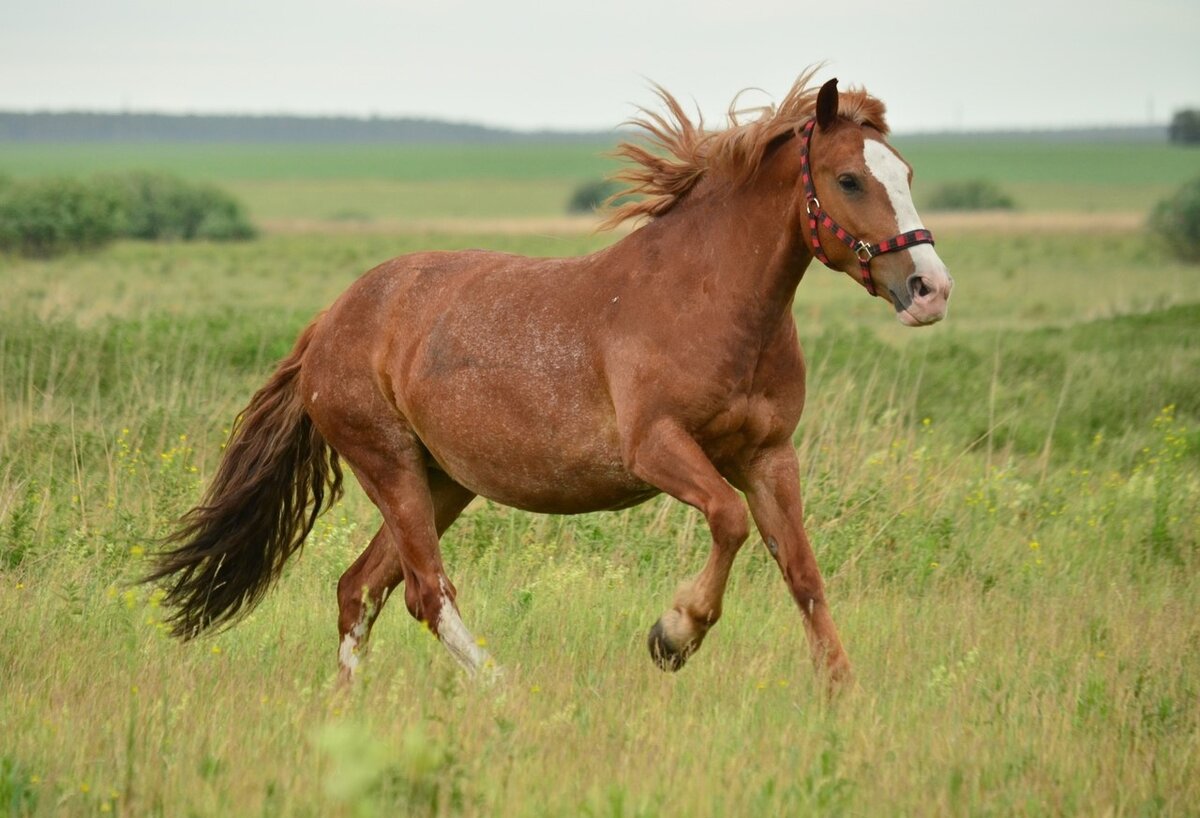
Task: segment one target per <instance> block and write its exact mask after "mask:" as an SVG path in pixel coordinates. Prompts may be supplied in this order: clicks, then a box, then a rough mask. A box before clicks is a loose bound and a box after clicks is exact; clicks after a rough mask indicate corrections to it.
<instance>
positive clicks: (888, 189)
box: [801, 80, 954, 327]
mask: <svg viewBox="0 0 1200 818" xmlns="http://www.w3.org/2000/svg"><path fill="white" fill-rule="evenodd" d="M801 151H802V152H803V153H804V154H805V156H804V159H803V163H802V164H803V171H802V174H801V176H802V178H801V185H802V187H803V188H804V191H803V195H804V200H803V207H804V208H805V210H806V212H807V215H806V217H805V219H804V222H805V234H806V238H807V239H808V242H809V246H810V248H812V250H813V254H814V255H815V256H816V257H817V258H818V259H820V260H821V261H824V262H825V263H826V264H827V265H829V266H830V267H833V268H834V269H837V270H842V271H843V272H846V273H847V274H849V275H851V276H853V277H854V278H855V279H856V280H859V281H861V282H862V283H863V285H864V286H865V287H866V288H867V290H868V291H869V292H871V293H872V294H873V295H878V296H880V297H882V298H884V299H886V300H887V301H888V302H890V303H891V305H892V306H893V307H894V308H895V309H896V317H897V318H899V319H900V322H901V323H903V324H907V325H908V326H912V327H917V326H922V325H924V324H932V323H934V322H935V321H940V320H942V318H944V317H945V316H946V302H947V300H948V299H949V298H950V291H951V289H953V287H954V280H953V279H952V278H951V277H950V273H949V272H948V271H947V270H946V265H945V264H943V263H942V260H941V259H940V258H938V254H937V252H936V251H935V250H934V249H933V236H932V234H930V233H929V231H927V230H926V229H925V228H924V226H923V225H922V224H921V218H920V216H918V215H917V209H916V207H914V206H913V201H912V193H911V191H910V183H911V180H912V169H911V168H910V167H909V165H908V163H907V162H905V161H904V160H903V159H902V158H901V157H900V154H898V153H897V152H896V151H895V149H894V148H892V147H891V146H890V145H889V144H888V143H887V141H886V140H885V139H884V136H883V134H882V133H880V132H879V131H878V130H876V129H875V128H873V127H871V126H870V125H869V124H864V125H859V124H857V123H855V122H853V121H851V120H849V119H845V118H843V117H839V116H838V90H837V80H830V81H829V82H827V83H825V84H824V85H823V86H822V87H821V90H820V92H819V93H818V95H817V106H816V116H815V117H814V119H813V121H812V122H811V123H809V125H808V126H807V127H806V129H805V131H804V134H803V138H802V141H801Z"/></svg>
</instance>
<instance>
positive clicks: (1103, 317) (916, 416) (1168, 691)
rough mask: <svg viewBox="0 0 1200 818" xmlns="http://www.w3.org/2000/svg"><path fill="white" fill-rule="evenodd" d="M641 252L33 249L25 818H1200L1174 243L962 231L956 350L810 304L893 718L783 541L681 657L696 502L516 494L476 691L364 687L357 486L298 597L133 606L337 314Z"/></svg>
mask: <svg viewBox="0 0 1200 818" xmlns="http://www.w3.org/2000/svg"><path fill="white" fill-rule="evenodd" d="M609 240H611V239H610V237H607V236H599V237H586V236H568V237H560V238H556V239H550V238H542V237H536V236H488V235H477V236H446V235H437V234H430V235H409V234H404V235H397V236H390V237H389V236H379V235H370V236H358V237H349V236H325V237H317V236H287V237H285V236H275V237H270V238H267V239H263V240H260V241H256V242H252V243H249V244H246V245H239V246H218V245H210V244H203V243H201V244H198V245H177V244H150V245H144V244H134V243H130V242H121V243H118V244H116V245H114V246H112V247H111V248H109V249H106V250H105V251H103V252H101V253H98V254H96V255H93V256H87V257H68V258H62V259H56V260H52V261H45V262H34V261H18V260H13V259H5V260H4V261H3V263H4V270H5V272H4V277H5V295H6V298H5V301H4V303H3V306H0V622H3V623H4V624H5V627H4V628H3V629H2V630H0V656H2V657H4V658H3V662H0V689H2V690H3V695H2V696H0V805H3V808H6V809H8V810H9V812H10V814H16V815H24V814H37V815H49V814H55V815H64V814H65V815H84V814H89V815H94V814H97V813H107V814H126V815H164V816H169V815H198V816H207V815H214V816H215V815H221V816H226V815H239V816H240V815H263V814H267V815H298V816H303V815H312V816H326V815H345V816H366V815H376V814H379V815H382V814H395V813H400V814H410V815H489V816H490V815H521V816H527V815H528V816H540V815H547V816H550V815H564V814H570V815H575V814H579V815H593V816H601V815H602V816H635V815H637V816H657V815H687V816H717V815H785V814H787V815H791V814H822V815H838V814H849V815H864V814H878V813H879V812H880V811H881V810H882V811H884V812H886V813H888V814H897V815H930V814H944V815H976V814H1014V813H1018V814H1035V815H1038V814H1047V815H1049V814H1084V815H1095V814H1113V815H1153V814H1185V813H1187V812H1189V811H1191V810H1194V808H1195V804H1196V803H1198V802H1200V784H1198V783H1197V781H1196V778H1195V775H1194V772H1195V770H1196V769H1197V766H1198V765H1200V757H1198V750H1197V748H1198V747H1200V741H1198V739H1200V708H1198V707H1197V704H1196V703H1197V701H1198V700H1200V623H1198V622H1197V619H1196V617H1195V616H1194V607H1195V600H1196V599H1197V598H1200V583H1198V581H1197V571H1196V569H1197V567H1198V565H1200V552H1198V548H1200V544H1198V542H1197V538H1196V531H1198V530H1200V482H1198V481H1197V478H1196V474H1197V473H1200V469H1198V466H1200V432H1198V431H1197V430H1200V379H1198V378H1197V377H1196V373H1197V372H1198V371H1200V342H1198V341H1197V337H1196V333H1195V327H1197V326H1200V304H1197V303H1196V302H1195V300H1194V297H1193V295H1192V290H1191V287H1190V283H1191V282H1192V280H1193V279H1194V273H1195V269H1194V268H1187V267H1182V266H1180V265H1178V264H1174V263H1171V262H1169V261H1167V260H1166V259H1165V258H1164V257H1163V256H1162V255H1161V254H1160V253H1159V252H1158V251H1157V250H1156V249H1155V248H1154V246H1153V245H1151V244H1149V243H1148V242H1147V241H1146V240H1145V239H1143V238H1142V237H1140V236H1137V235H1131V236H1112V237H1105V238H1102V239H1097V238H1096V237H1090V236H1081V235H1075V236H1072V235H1067V236H1058V235H1031V236H1017V237H1014V236H992V235H988V234H985V233H953V232H950V233H947V234H945V235H939V245H938V247H939V252H940V253H941V254H942V255H943V257H944V258H945V259H946V260H947V262H948V263H949V264H950V265H951V267H952V269H953V270H954V273H955V276H956V279H957V288H956V291H955V294H954V299H953V306H952V310H951V315H950V318H949V320H948V321H947V323H946V324H943V325H939V326H937V327H934V328H932V329H929V330H922V331H912V330H904V329H903V328H901V327H899V325H898V324H896V322H895V321H894V319H893V318H892V317H891V316H890V315H889V312H890V310H889V309H888V308H887V307H886V305H884V304H882V303H881V302H877V301H872V300H871V299H868V298H866V297H865V296H864V295H863V294H862V291H861V288H860V287H858V286H856V285H855V284H854V283H853V282H852V281H850V280H847V279H846V278H844V277H842V276H839V275H836V274H834V273H831V272H829V271H827V270H824V269H822V268H819V267H814V268H813V269H812V270H811V271H810V272H809V274H808V276H807V277H806V279H805V281H804V282H803V283H802V285H801V287H800V291H799V297H798V301H797V307H796V312H797V317H798V320H799V324H800V327H801V330H800V331H801V338H802V341H803V342H804V344H805V347H806V351H807V354H808V358H809V362H810V374H809V383H810V402H809V407H808V409H807V412H806V417H805V421H804V423H803V424H802V426H801V428H800V430H799V433H798V435H797V438H796V444H797V447H798V449H799V451H800V454H801V459H802V464H803V466H802V468H803V480H804V488H805V497H806V514H807V518H808V524H809V528H810V532H811V534H812V536H813V539H814V542H815V543H816V547H817V550H818V558H819V560H820V561H821V564H822V566H823V568H824V571H825V574H826V577H827V578H828V580H829V585H830V594H831V598H832V604H833V613H834V616H835V618H836V620H837V621H838V623H839V625H840V628H841V630H842V635H843V638H844V640H845V642H846V645H847V648H848V650H849V652H850V655H851V658H852V660H853V661H854V663H855V667H856V672H857V675H858V679H859V686H858V688H857V689H855V690H853V691H850V692H849V693H848V694H847V695H846V696H844V697H843V698H841V699H839V700H838V701H836V702H835V703H832V704H830V703H828V702H826V701H825V699H824V697H823V696H822V695H821V693H820V691H819V690H818V689H817V688H816V686H815V685H814V683H813V681H812V674H811V670H810V667H809V662H808V658H807V649H806V647H805V644H804V637H803V632H802V627H801V623H800V616H799V614H798V612H797V611H796V609H795V605H794V604H793V603H792V602H791V600H790V599H789V597H788V594H787V592H786V590H785V587H784V585H783V583H782V581H781V580H780V578H779V576H778V572H777V571H776V569H775V568H774V566H773V564H772V562H771V560H770V558H769V557H768V556H767V554H766V552H765V550H764V549H762V548H761V547H758V546H757V545H756V544H755V543H753V542H752V543H751V544H749V545H747V547H746V549H745V551H744V552H743V554H742V555H741V556H740V557H739V560H738V563H737V565H736V566H735V569H734V576H733V578H732V582H731V586H730V589H729V594H728V596H727V600H726V605H725V611H726V613H725V618H724V619H723V620H722V621H721V623H720V624H719V625H718V626H717V627H716V628H715V630H714V631H713V633H712V635H711V636H710V637H709V639H708V640H707V641H706V643H705V646H704V648H703V650H702V651H701V652H700V653H699V654H698V655H697V656H696V657H694V658H693V659H692V661H691V662H690V663H689V665H688V667H687V668H685V669H684V670H683V671H682V672H681V673H679V674H677V675H672V676H667V675H664V674H662V673H661V672H659V671H658V670H657V669H655V668H654V667H653V665H652V664H651V662H650V661H649V658H648V656H647V655H646V651H645V647H644V638H645V632H646V628H647V627H648V626H649V625H650V624H651V623H652V622H653V621H654V619H655V618H656V617H657V616H658V615H659V613H660V612H661V610H662V609H663V608H664V607H665V606H666V605H667V604H668V602H669V600H670V598H671V594H672V591H673V589H674V588H675V586H676V584H677V583H678V582H680V581H681V580H683V579H684V578H686V577H687V576H689V575H691V574H693V573H694V572H695V571H697V570H698V569H699V567H700V565H701V564H702V562H703V560H704V557H705V554H706V552H707V548H708V544H707V533H706V531H705V527H704V525H703V521H702V520H701V519H700V518H699V517H698V515H697V514H696V513H695V512H692V511H690V510H689V509H686V508H684V507H681V506H680V505H679V504H677V503H674V502H672V501H668V500H666V499H662V498H660V499H656V500H653V501H651V502H650V503H647V504H645V505H644V506H641V507H638V508H636V509H631V510H629V511H625V512H620V513H614V514H599V515H585V516H581V517H575V518H553V517H542V516H535V515H528V514H524V513H518V512H513V511H509V510H507V509H504V508H501V507H498V506H494V505H490V504H480V505H479V506H478V507H475V508H472V509H471V510H470V511H469V512H468V513H467V514H466V515H464V517H463V518H462V519H461V520H460V521H459V522H458V523H457V524H456V525H455V527H454V528H453V529H452V530H451V532H450V533H449V534H448V536H447V537H446V539H445V542H444V551H445V554H446V559H447V563H448V565H449V570H450V572H451V575H452V577H453V579H454V581H455V583H456V585H457V586H458V588H459V592H460V594H459V601H460V603H461V605H462V608H463V611H464V616H465V618H466V620H467V622H468V624H469V625H470V626H471V627H472V629H473V630H475V631H476V632H477V633H478V634H479V635H481V636H484V637H486V638H487V640H488V648H489V650H490V651H492V652H493V653H494V654H495V655H496V656H497V657H498V659H499V660H500V661H501V662H503V663H504V665H505V666H506V667H507V668H508V677H507V680H506V681H505V682H503V683H502V684H500V685H499V686H498V687H494V688H490V689H476V688H474V687H472V686H470V685H469V684H467V683H466V682H465V680H464V679H463V678H462V676H461V674H460V673H459V671H458V670H457V667H456V666H455V665H454V663H453V661H452V660H451V659H450V658H449V656H448V655H446V653H445V651H444V650H443V649H442V648H441V647H440V646H439V645H437V644H436V643H435V642H434V641H433V640H432V639H431V638H430V637H429V636H428V634H427V633H426V632H425V631H424V630H423V629H421V628H420V627H419V626H418V625H416V624H415V623H414V622H412V621H411V620H410V619H409V618H408V616H407V614H406V612H405V611H404V610H403V606H401V605H398V604H392V605H391V606H390V607H388V608H387V609H386V610H385V611H384V614H383V616H382V618H381V620H380V622H379V624H378V626H377V629H376V632H375V633H376V638H375V640H374V642H373V648H372V653H371V656H370V657H369V659H368V661H367V663H366V664H365V671H364V675H363V676H362V678H361V683H360V684H358V686H357V687H356V688H355V690H354V691H353V692H352V694H351V695H350V696H349V697H347V698H344V699H337V698H335V697H334V696H333V692H332V683H333V679H334V669H335V655H336V644H335V642H336V630H335V621H336V603H335V596H334V588H335V584H336V581H337V577H338V576H339V574H340V573H341V571H342V570H343V569H344V568H345V567H346V566H347V565H348V564H349V562H350V561H351V560H353V559H354V557H355V556H356V555H357V553H358V552H359V551H360V550H361V549H362V548H363V547H364V546H365V544H366V541H367V540H368V538H369V536H370V534H371V533H372V532H373V531H374V527H375V526H377V525H378V517H377V514H376V512H375V511H374V510H373V508H372V507H371V506H370V505H369V503H368V502H367V501H366V500H365V498H364V497H363V496H362V494H361V492H359V491H358V490H357V489H356V488H355V489H353V490H352V491H351V492H350V494H349V495H348V497H347V498H346V500H345V501H344V502H343V503H342V504H341V505H340V506H339V507H337V508H336V509H334V510H333V511H331V512H330V513H329V514H327V515H326V516H325V517H324V518H323V519H322V520H321V521H320V523H319V524H318V528H317V530H316V531H315V532H314V535H313V537H312V538H311V540H310V541H309V543H308V544H307V547H306V549H305V551H304V554H303V556H302V557H301V558H300V559H298V560H297V561H295V562H294V563H293V564H292V565H291V566H290V568H289V570H288V571H287V572H286V575H285V576H284V578H283V580H282V581H281V582H280V584H279V586H278V587H277V588H276V589H275V590H274V591H273V592H272V594H271V595H270V596H269V597H268V598H267V600H266V602H265V603H264V604H263V605H262V607H261V608H260V609H259V610H257V611H256V612H255V613H254V614H253V615H252V616H251V617H250V618H249V619H248V620H246V621H245V622H243V623H241V624H239V625H238V626H237V627H236V628H234V629H233V630H230V631H228V632H226V633H223V634H220V635H218V636H216V637H213V638H211V639H204V640H201V641H198V642H194V643H189V644H178V643H176V642H174V641H172V640H170V639H169V638H167V637H166V636H165V635H164V633H163V628H162V625H161V619H162V616H163V612H162V611H161V609H160V608H159V601H158V600H159V597H158V596H157V595H156V594H155V593H153V592H152V591H151V590H150V589H147V588H142V587H134V588H130V587H128V586H127V585H126V584H125V583H126V582H127V581H128V580H129V579H130V578H132V577H134V576H136V575H137V574H138V573H139V572H140V571H142V570H144V567H145V562H144V560H145V554H146V552H147V551H148V550H150V549H151V548H152V547H153V538H154V537H156V536H159V535H161V534H163V533H164V532H165V531H167V530H168V528H169V525H170V521H171V520H172V519H173V518H174V517H175V516H176V515H178V514H179V513H181V512H182V511H184V510H186V509H187V508H188V507H189V505H190V504H192V503H194V502H196V501H197V499H198V498H199V496H200V491H201V489H202V486H203V483H204V480H205V478H206V477H207V476H208V475H210V474H211V473H212V472H213V470H214V468H215V465H216V460H217V458H218V457H219V453H220V446H221V443H222V441H223V439H224V436H225V430H226V429H227V428H228V424H229V421H230V420H231V419H232V418H233V416H234V414H235V413H236V412H237V410H238V409H239V408H240V407H241V406H242V405H243V404H244V402H245V401H246V399H247V398H248V396H249V395H250V394H251V392H252V391H253V390H254V389H256V388H257V387H258V386H259V385H261V383H262V382H263V381H264V380H265V378H266V377H267V375H268V374H269V372H270V371H271V368H272V365H273V362H274V361H275V360H277V359H278V358H279V357H280V356H281V355H282V354H284V353H285V352H286V351H287V349H288V348H289V347H290V345H291V343H292V340H293V339H294V337H295V334H296V332H297V331H298V330H299V328H300V327H302V326H303V325H304V323H305V322H306V321H307V320H308V319H309V318H310V317H311V315H312V313H313V312H314V311H316V310H317V309H320V308H321V307H322V306H324V305H325V304H327V303H328V301H329V300H330V299H332V298H333V297H334V296H335V295H336V294H337V293H338V292H340V291H341V289H342V288H344V286H345V285H346V284H347V283H348V282H349V281H351V280H352V279H353V278H354V277H355V276H356V275H358V274H359V273H361V272H362V270H364V269H365V268H366V267H368V266H370V265H372V264H374V263H376V262H378V261H382V260H384V259H385V258H387V257H389V256H390V255H393V254H396V253H399V252H405V251H409V250H414V249H419V248H427V247H446V248H453V247H464V246H491V247H497V248H499V249H506V250H511V251H513V252H524V253H534V254H548V255H566V254H575V253H580V252H585V251H587V250H589V249H594V248H596V247H599V246H601V245H602V244H603V243H605V242H607V241H609Z"/></svg>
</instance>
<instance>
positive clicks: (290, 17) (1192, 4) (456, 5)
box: [0, 0, 1200, 132]
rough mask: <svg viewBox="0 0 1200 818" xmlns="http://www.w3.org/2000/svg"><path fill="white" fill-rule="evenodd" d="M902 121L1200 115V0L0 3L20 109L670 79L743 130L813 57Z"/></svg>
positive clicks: (397, 105) (246, 103)
mask: <svg viewBox="0 0 1200 818" xmlns="http://www.w3.org/2000/svg"><path fill="white" fill-rule="evenodd" d="M819 61H826V62H827V68H826V69H825V72H824V73H823V75H822V78H827V77H830V76H837V77H838V78H839V79H840V80H841V81H842V83H843V84H860V85H865V86H866V87H867V88H868V89H869V90H870V91H871V92H872V93H874V94H875V95H876V96H878V97H880V98H882V99H883V100H884V101H885V102H886V103H887V104H888V107H889V109H890V111H891V121H892V125H893V128H894V129H895V130H897V131H900V132H905V131H914V130H933V129H946V128H952V129H958V128H966V129H976V128H996V127H1044V126H1072V125H1098V124H1104V125H1107V124H1143V123H1146V122H1148V121H1150V120H1151V119H1153V120H1155V121H1159V122H1163V121H1166V120H1167V119H1168V118H1169V117H1170V114H1171V113H1172V112H1173V111H1174V110H1175V109H1177V108H1180V107H1185V106H1193V107H1200V2H1198V1H1197V0H1142V2H1136V1H1135V0H1115V2H1103V3H1096V2H1085V0H1071V1H1070V2H1067V1H1066V0H1040V1H1037V0H1007V2H973V0H960V1H959V2H952V1H951V0H895V1H894V2H879V0H870V1H869V2H854V1H853V0H689V2H674V0H673V1H672V2H658V3H656V2H651V0H640V1H635V0H593V1H592V2H588V3H581V4H576V3H570V2H562V1H561V0H560V2H555V1H554V0H495V1H494V2H487V3H484V2H468V0H441V1H440V2H439V1H438V0H428V2H407V0H393V1H392V2H387V1H386V0H340V2H336V3H334V2H312V0H205V2H203V3H196V2H172V0H61V2H55V0H0V109H5V110H67V109H74V110H78V109H86V110H103V111H120V110H133V111H169V112H225V113H299V114H348V115H353V116H369V115H380V116H425V117H435V118H444V119H452V120H457V121H470V122H479V123H483V124H488V125H496V126H503V127H516V128H543V127H547V128H555V129H607V128H611V127H614V126H616V125H617V124H619V123H620V122H621V121H622V120H624V119H627V118H628V117H629V116H630V115H631V113H632V112H633V105H635V104H651V103H652V102H653V97H652V95H651V93H650V92H649V90H648V88H647V84H648V81H650V80H653V81H656V82H659V83H661V84H662V85H664V86H665V87H667V88H668V89H670V90H671V91H673V92H674V93H676V94H677V95H678V96H679V97H680V98H681V99H690V100H694V102H695V103H696V104H697V105H699V107H700V108H701V110H703V111H704V113H705V115H706V117H707V118H708V119H709V122H710V124H714V125H715V124H718V123H719V122H721V121H723V116H724V112H725V109H726V107H727V106H728V103H729V101H730V99H731V98H732V97H733V95H734V94H735V93H737V92H738V91H739V90H740V89H742V88H746V87H752V86H754V87H759V88H762V89H764V90H765V92H766V94H765V95H763V94H758V93H751V94H747V95H745V96H744V97H743V101H744V104H747V105H749V104H752V103H760V102H762V101H765V100H767V99H772V98H774V99H777V98H778V97H779V96H781V95H782V94H783V93H784V91H786V90H787V88H788V86H789V85H790V83H791V81H792V80H793V79H794V78H795V77H796V75H797V74H798V73H799V72H800V71H801V70H802V69H803V68H804V67H805V66H806V65H809V64H811V63H815V62H819Z"/></svg>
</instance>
